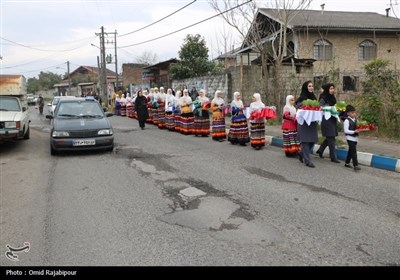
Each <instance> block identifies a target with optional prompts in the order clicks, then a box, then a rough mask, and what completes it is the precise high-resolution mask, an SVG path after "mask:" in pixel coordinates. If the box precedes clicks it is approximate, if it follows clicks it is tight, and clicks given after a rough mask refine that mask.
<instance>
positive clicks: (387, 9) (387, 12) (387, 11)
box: [385, 8, 390, 17]
mask: <svg viewBox="0 0 400 280" xmlns="http://www.w3.org/2000/svg"><path fill="white" fill-rule="evenodd" d="M385 11H386V16H387V17H388V16H389V11H390V8H386V9H385Z"/></svg>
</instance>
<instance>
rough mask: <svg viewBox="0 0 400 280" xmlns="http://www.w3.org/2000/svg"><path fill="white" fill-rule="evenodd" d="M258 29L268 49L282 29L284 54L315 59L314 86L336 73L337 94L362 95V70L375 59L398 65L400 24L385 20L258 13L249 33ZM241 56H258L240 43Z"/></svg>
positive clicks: (335, 14)
mask: <svg viewBox="0 0 400 280" xmlns="http://www.w3.org/2000/svg"><path fill="white" fill-rule="evenodd" d="M256 25H257V27H261V28H259V29H258V30H260V31H258V32H259V33H262V34H261V36H260V37H261V38H262V41H263V42H264V44H265V45H266V46H267V48H268V47H269V49H272V48H271V46H272V45H274V47H275V49H277V48H279V46H278V44H279V37H280V36H279V35H280V33H282V30H286V35H287V39H286V41H284V44H285V47H284V52H285V55H286V56H287V57H289V56H294V58H296V59H314V60H315V62H314V69H313V76H314V82H315V83H318V82H320V80H323V79H326V78H325V77H326V76H327V75H328V74H329V72H332V71H337V72H338V74H339V77H338V81H339V83H340V85H337V89H338V91H339V92H358V91H360V90H361V84H360V80H361V79H362V78H363V73H364V71H363V66H364V65H365V64H367V63H369V62H370V61H371V59H373V58H383V59H386V60H389V61H390V62H391V64H392V66H396V65H397V66H398V65H400V20H399V19H397V18H394V17H390V16H389V15H387V16H385V15H381V14H378V13H370V12H336V11H314V10H298V11H295V10H277V9H259V10H258V12H257V15H256V18H255V20H254V22H253V25H252V27H251V28H250V30H249V33H248V34H251V32H254V30H257V29H256V27H255V26H256ZM248 36H249V35H248ZM281 42H282V41H281ZM245 53H256V52H255V48H254V46H250V45H248V44H246V43H244V44H243V45H242V48H241V50H240V51H238V52H237V55H243V54H245ZM248 57H250V56H248Z"/></svg>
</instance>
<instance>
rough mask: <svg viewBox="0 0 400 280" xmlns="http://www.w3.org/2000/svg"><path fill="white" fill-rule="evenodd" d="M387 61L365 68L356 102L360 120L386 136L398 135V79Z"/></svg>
mask: <svg viewBox="0 0 400 280" xmlns="http://www.w3.org/2000/svg"><path fill="white" fill-rule="evenodd" d="M389 66H390V63H389V61H387V60H384V59H380V58H377V59H375V60H373V61H372V62H370V63H368V64H367V65H365V67H364V69H365V72H366V76H367V77H366V79H365V81H363V82H362V85H363V88H364V94H363V95H362V96H360V97H358V98H357V99H356V104H357V106H358V109H359V112H360V119H362V120H365V121H367V122H368V123H371V124H376V125H378V128H379V132H380V133H384V134H386V135H387V136H394V137H397V138H399V136H400V80H399V77H398V76H396V73H395V71H394V70H392V69H389Z"/></svg>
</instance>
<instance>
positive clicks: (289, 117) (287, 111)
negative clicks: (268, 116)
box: [282, 95, 300, 157]
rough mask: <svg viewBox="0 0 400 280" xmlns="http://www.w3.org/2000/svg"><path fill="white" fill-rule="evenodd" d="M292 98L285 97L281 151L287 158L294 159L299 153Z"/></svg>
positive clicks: (290, 96)
mask: <svg viewBox="0 0 400 280" xmlns="http://www.w3.org/2000/svg"><path fill="white" fill-rule="evenodd" d="M294 103H295V101H294V96H293V95H288V96H286V105H285V107H283V121H282V133H283V150H284V151H285V154H286V156H287V157H296V156H298V152H299V151H300V142H299V141H298V140H297V121H296V107H294Z"/></svg>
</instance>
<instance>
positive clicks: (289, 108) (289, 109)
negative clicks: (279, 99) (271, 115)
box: [283, 95, 296, 117]
mask: <svg viewBox="0 0 400 280" xmlns="http://www.w3.org/2000/svg"><path fill="white" fill-rule="evenodd" d="M290 99H294V96H293V95H288V96H286V105H285V106H284V107H283V112H289V113H290V116H292V117H294V116H296V107H294V106H293V105H291V104H290V101H289V100H290Z"/></svg>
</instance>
